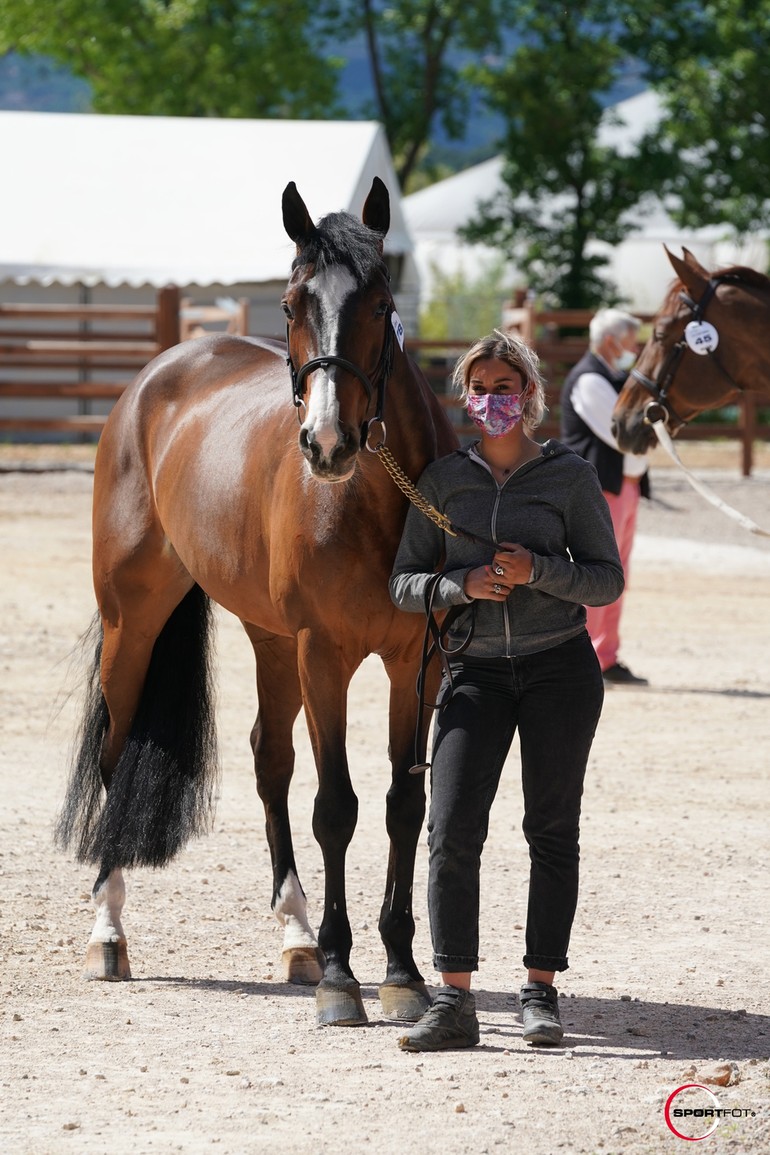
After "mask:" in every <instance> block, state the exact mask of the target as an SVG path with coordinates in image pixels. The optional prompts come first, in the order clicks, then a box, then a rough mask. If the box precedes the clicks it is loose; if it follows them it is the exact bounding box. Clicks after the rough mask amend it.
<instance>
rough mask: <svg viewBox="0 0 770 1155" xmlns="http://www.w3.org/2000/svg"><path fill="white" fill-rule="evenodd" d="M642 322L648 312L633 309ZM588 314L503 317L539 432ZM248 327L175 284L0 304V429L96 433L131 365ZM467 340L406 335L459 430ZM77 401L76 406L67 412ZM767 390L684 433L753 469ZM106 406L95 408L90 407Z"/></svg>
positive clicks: (551, 429) (235, 309) (512, 313)
mask: <svg viewBox="0 0 770 1155" xmlns="http://www.w3.org/2000/svg"><path fill="white" fill-rule="evenodd" d="M638 316H639V317H640V320H642V321H643V322H648V321H650V320H651V319H652V314H638ZM590 318H591V313H590V312H588V311H586V310H582V309H570V310H559V311H554V310H549V311H542V312H538V311H537V310H535V309H534V308H532V307H530V306H528V305H525V304H524V305H522V304H517V305H516V306H514V307H512V308H509V309H506V310H505V313H504V324H505V325H506V327H507V328H513V329H516V330H517V331H518V332H520V333H521V335H522V336H523V337H524V338H525V339H526V340H528V341H530V342H531V343H533V344H534V346H535V348H536V350H537V352H538V355H539V356H540V359H541V362H542V366H543V374H544V377H545V379H546V381H547V382H548V385H547V388H546V400H547V404H548V410H549V412H548V417H547V419H546V421H545V422H544V423H543V425H542V426H541V433H542V435H543V436H545V437H554V436H558V434H559V394H560V390H561V385H562V382H563V380H564V377H565V376H566V374H567V372H568V371H569V369H570V368H571V367H572V366H573V365H574V364H575V363H576V362H577V361H578V360H579V358H580V357H581V356H582V355H583V352H584V351H585V348H586V341H587V330H588V322H589V320H590ZM222 324H224V325H225V326H226V328H225V331H227V332H235V333H242V334H245V333H247V332H248V302H247V301H246V300H243V299H242V300H239V301H230V300H227V301H224V300H223V301H220V302H217V304H216V305H215V306H209V305H205V306H196V305H195V304H194V303H193V302H192V301H190V300H189V299H186V298H185V299H183V300H180V296H179V290H178V289H177V288H176V287H174V286H167V287H166V288H163V289H161V290H159V292H158V294H157V297H156V301H155V304H154V305H126V306H121V307H117V306H113V305H80V306H70V305H28V304H6V305H0V399H2V400H3V401H6V400H7V401H15V403H16V404H15V409H16V412H15V413H13V414H10V415H8V414H7V413H0V434H2V433H3V432H5V433H8V434H14V435H18V434H20V433H31V434H33V435H34V434H36V433H41V432H46V433H49V432H56V433H62V434H65V435H66V434H70V433H71V434H82V433H87V434H90V435H98V434H99V432H100V431H101V429H102V427H103V425H104V422H105V421H106V419H107V415H108V411H109V408H110V407H111V406H112V404H114V402H115V401H116V400H117V399H118V397H119V396H120V395H121V393H122V392H123V390H124V389H125V387H126V385H127V384H128V383H129V382H130V381H131V380H132V379H133V377H134V376H135V375H136V374H137V372H138V371H139V370H140V369H141V368H143V366H144V365H146V364H147V362H148V361H150V360H151V359H152V358H153V357H155V356H156V355H157V354H158V353H160V352H161V351H162V350H164V349H168V348H171V346H173V345H176V344H177V343H178V342H179V341H180V340H184V339H188V338H191V337H195V336H197V335H199V334H200V333H202V332H204V331H206V326H209V329H210V327H211V325H214V326H221V325H222ZM467 347H468V342H467V341H466V340H464V339H462V340H456V339H451V340H449V339H448V340H443V341H410V342H409V350H410V352H411V353H412V355H413V356H414V357H415V359H416V360H417V361H418V362H419V364H420V365H421V367H422V369H423V371H424V372H425V374H426V376H427V378H428V381H429V382H430V384H431V386H432V388H433V389H434V391H435V392H436V394H437V395H438V397H439V398H440V400H441V403H442V404H443V405H444V406H445V407H446V409H447V410H448V411H449V413H450V416H451V418H452V421H453V423H454V425H455V427H456V429H457V432H458V434H459V435H460V436H463V437H464V436H470V435H471V434H472V433H473V427H472V426H471V425H470V424H469V423H468V422H467V420H466V418H465V411H464V409H463V408H462V406H461V405H460V404H459V402H458V401H457V399H456V398H455V397H454V395H453V393H452V388H451V372H452V367H453V365H454V363H455V361H456V360H457V358H458V356H460V354H461V353H462V352H463V351H464V350H465V349H466V348H467ZM73 402H74V403H75V405H76V406H77V411H76V412H73V411H72V410H73ZM763 404H766V405H770V397H769V398H766V399H765V398H760V397H757V395H756V394H748V393H746V394H742V395H741V397H740V398H739V399H738V401H737V402H736V407H737V409H738V421H737V423H735V424H732V423H730V422H726V421H724V420H723V419H722V418H721V417H719V416H717V415H715V416H714V420H712V421H707V420H705V421H699V422H698V423H695V424H692V425H689V426H687V427H686V428H685V429H684V430H682V432H681V433H680V434H679V437H680V438H681V439H692V440H710V439H713V438H727V439H730V440H734V441H736V443H737V448H738V450H739V454H740V461H741V468H742V471H743V474H744V476H749V475H750V474H751V471H752V467H753V446H754V442H755V441H757V440H764V441H768V440H770V426H768V425H766V424H760V422H759V420H758V413H757V410H758V408H759V406H760V405H763ZM94 405H96V406H98V407H99V408H100V409H101V410H102V411H101V412H94V411H93V408H92V406H94Z"/></svg>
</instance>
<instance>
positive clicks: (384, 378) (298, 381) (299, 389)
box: [286, 302, 394, 449]
mask: <svg viewBox="0 0 770 1155" xmlns="http://www.w3.org/2000/svg"><path fill="white" fill-rule="evenodd" d="M393 309H394V306H393V304H392V302H391V304H390V307H389V309H388V311H387V313H386V314H385V336H384V338H383V344H382V352H381V353H380V359H379V361H378V362H377V365H376V367H375V370H374V373H373V374H372V376H371V377H368V376H367V374H366V373H364V371H363V369H360V368H359V367H358V365H356V364H354V362H353V361H348V359H347V358H346V357H337V356H334V355H332V354H329V355H328V356H323V357H311V358H310V360H309V361H306V362H305V363H304V365H301V366H300V368H299V369H295V367H294V362H293V361H292V359H291V345H290V344H289V324H288V322H287V324H286V364H287V365H288V367H289V375H290V377H291V398H292V401H293V402H294V405H295V406H296V408H297V410H299V409H300V407H301V406H302V405H304V404H305V380H306V378H307V377H308V376H309V375H310V374H311V373H313V372H314V371H315V370H316V369H328V368H329V367H330V366H331V365H336V366H338V367H339V368H340V369H344V370H345V372H346V373H352V375H353V376H354V377H357V378H358V380H359V381H360V382H361V384H362V385H363V387H364V389H365V390H366V400H367V405H369V404H371V400H372V396H373V394H374V391H375V386H374V385H373V384H372V381H373V380H374V381H376V383H377V385H376V388H377V408H376V410H375V413H374V417H371V418H368V419H367V420H366V421H364V422H363V423H362V425H361V448H362V449H363V447H364V446H365V445H366V441H367V438H368V436H369V426H370V425H372V424H374V423H376V422H379V423H380V424H382V418H383V411H384V409H385V392H386V388H387V384H388V378H389V377H390V374H391V372H392V371H393V340H394V333H393V325H392V323H391V318H392V316H393ZM297 417H298V418H299V413H298V414H297Z"/></svg>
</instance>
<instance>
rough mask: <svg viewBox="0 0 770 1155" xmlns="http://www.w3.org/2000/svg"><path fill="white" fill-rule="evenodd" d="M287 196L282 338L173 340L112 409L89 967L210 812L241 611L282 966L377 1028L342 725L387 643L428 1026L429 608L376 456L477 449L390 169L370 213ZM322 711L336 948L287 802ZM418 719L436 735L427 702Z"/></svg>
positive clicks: (413, 995)
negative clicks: (427, 322) (425, 758)
mask: <svg viewBox="0 0 770 1155" xmlns="http://www.w3.org/2000/svg"><path fill="white" fill-rule="evenodd" d="M282 208H283V223H284V227H285V229H286V232H287V233H288V235H289V237H290V238H291V239H292V240H293V241H294V242H295V244H296V257H295V259H294V261H293V264H292V270H291V277H290V280H289V282H288V286H287V288H286V292H285V295H284V298H283V301H282V308H283V312H284V314H285V316H286V325H287V345H286V346H285V347H284V346H283V345H282V344H281V343H280V342H270V341H264V340H259V339H255V338H241V337H236V336H229V335H225V334H214V335H210V336H207V337H202V338H199V339H197V340H195V341H189V342H185V343H184V344H182V345H178V346H176V347H175V348H173V349H171V350H169V351H167V352H164V353H162V354H161V355H160V356H159V357H156V358H155V359H154V360H153V361H152V362H150V364H149V365H147V366H146V368H145V369H144V370H142V372H141V373H140V374H139V376H138V378H137V379H136V381H135V382H134V383H133V384H132V385H131V386H130V387H129V388H128V389H127V390H126V391H125V392H124V393H123V395H122V396H121V397H120V399H119V400H118V402H117V403H116V405H115V407H114V408H113V410H112V412H111V414H110V416H109V418H108V420H107V422H106V424H105V427H104V431H103V433H102V436H101V438H100V441H99V446H98V451H97V457H96V465H95V472H94V502H93V577H94V588H95V593H96V601H97V606H98V613H97V615H96V616H95V619H94V623H93V627H92V629H93V633H94V635H95V644H94V656H93V662H92V674H91V687H90V692H89V693H88V695H87V701H86V705H85V714H84V718H83V722H82V727H81V737H80V739H79V745H78V748H77V752H76V755H75V757H74V759H73V766H72V769H71V773H70V779H69V784H68V787H67V792H66V796H65V800H64V806H63V809H62V813H61V815H60V818H59V822H58V826H57V837H58V841H59V843H60V845H62V846H64V847H74V849H75V851H76V854H77V857H78V859H79V860H80V861H85V862H91V863H95V864H97V865H98V867H99V871H98V876H97V878H96V882H95V884H94V888H93V900H94V905H95V909H96V920H95V924H94V927H93V931H92V934H91V938H90V941H89V944H88V950H87V956H86V976H87V977H89V978H92V979H127V978H130V965H129V960H128V951H127V944H126V937H125V934H124V931H123V927H122V924H121V915H122V908H123V905H124V898H125V886H124V878H123V871H124V869H126V868H132V867H139V866H152V867H159V866H163V865H165V864H166V863H168V862H169V861H170V860H171V859H172V858H173V857H174V855H175V854H176V853H177V852H178V851H179V850H180V848H181V847H182V846H183V845H184V844H185V842H186V841H187V840H188V839H189V838H190V837H191V836H193V835H197V834H200V833H202V832H204V831H205V830H206V829H207V828H208V826H209V824H210V818H211V812H212V802H213V792H214V789H215V784H216V774H217V766H218V762H217V756H216V736H215V732H214V721H213V709H212V699H211V693H212V687H211V676H210V669H209V649H210V630H209V625H210V616H211V602H212V601H214V602H216V603H218V604H219V605H220V606H223V607H225V609H227V610H229V611H230V612H231V613H233V614H235V615H236V616H237V617H238V618H239V619H240V620H241V622H242V624H243V627H244V629H245V631H246V634H247V635H248V638H249V640H250V641H251V644H252V646H253V649H254V654H255V659H256V678H257V717H256V722H255V724H254V727H253V730H252V732H251V746H252V751H253V756H254V767H255V773H256V784H257V790H258V793H259V796H260V798H261V800H262V803H263V805H264V810H265V819H266V832H267V840H268V844H269V847H270V854H271V861H272V868H273V894H272V908H273V910H274V912H275V914H276V916H277V918H278V920H279V922H280V923H281V924H282V925H283V927H284V937H283V958H284V965H285V975H286V978H287V979H288V980H289V981H293V982H308V983H317V984H318V985H317V991H316V1011H317V1019H318V1022H319V1023H320V1024H338V1025H342V1024H357V1023H363V1022H366V1012H365V1009H364V1006H363V1002H362V999H361V994H360V988H359V984H358V982H357V980H356V978H355V976H354V974H353V971H352V970H351V967H350V953H351V948H352V935H351V929H350V923H349V920H348V915H347V908H346V895H345V857H346V852H347V847H348V845H349V843H350V840H351V838H352V836H353V831H354V828H355V825H356V817H357V799H356V795H355V793H354V791H353V786H352V783H351V778H350V773H349V768H348V761H347V756H346V751H345V731H346V711H347V691H348V686H349V683H350V680H351V678H352V676H353V673H354V672H355V670H356V669H357V668H358V667H359V665H360V664H361V662H362V661H363V660H364V658H365V657H366V656H367V655H368V654H372V653H376V654H378V655H379V656H380V657H381V659H382V661H383V663H384V666H385V670H386V671H387V676H388V679H389V757H390V761H391V775H390V785H389V789H388V791H387V798H386V826H387V831H388V835H389V845H390V851H389V860H388V866H387V878H386V886H385V898H384V901H383V904H382V909H381V912H380V918H379V930H380V934H381V937H382V940H383V943H384V946H385V952H386V957H387V969H386V974H385V978H384V980H383V983H382V985H381V986H380V989H379V995H380V1000H381V1003H382V1006H383V1010H384V1012H385V1014H386V1016H387V1017H390V1018H401V1019H409V1020H415V1019H417V1018H419V1016H420V1015H421V1014H422V1012H423V1011H424V1010H425V1008H426V1007H427V1006H428V1005H429V1002H430V999H429V996H428V993H427V990H426V987H425V984H424V982H423V978H422V975H421V974H420V972H419V970H418V968H417V966H416V964H415V961H414V958H413V954H412V942H413V937H414V919H413V915H412V908H411V904H412V885H413V877H414V862H415V855H416V847H417V841H418V838H419V834H420V830H421V826H422V822H423V817H424V811H425V788H424V779H423V778H422V777H419V776H416V775H414V774H412V775H410V773H409V770H410V767H411V766H412V764H413V761H414V759H413V750H414V741H415V732H416V727H418V712H419V705H418V699H417V694H416V690H415V686H416V681H417V676H418V672H419V668H420V657H421V649H422V638H423V628H424V623H423V622H422V621H421V620H420V616H419V615H415V614H407V613H404V612H402V611H399V610H397V609H396V608H395V607H394V605H393V604H392V602H391V600H390V597H389V594H388V578H389V576H390V571H391V566H392V563H393V559H394V557H395V553H396V549H397V547H398V543H399V540H400V535H401V531H402V527H403V523H404V518H405V514H406V505H407V502H406V498H405V497H404V496H403V494H402V493H401V492H400V491H399V489H398V488H397V487H396V485H395V484H394V482H393V481H392V480H391V478H390V477H389V476H388V473H387V472H386V470H385V468H383V465H382V463H381V462H380V461H378V460H377V453H376V450H377V449H378V448H381V446H382V444H383V443H384V441H385V439H387V443H388V449H389V450H390V452H391V454H392V455H393V456H394V457H395V458H396V459H397V461H398V464H399V465H400V466H401V468H402V469H403V471H404V472H405V473H406V474H407V475H408V477H409V478H410V479H413V480H414V479H416V478H417V477H418V476H419V475H420V473H421V472H422V471H423V469H424V468H425V466H426V465H427V464H428V463H429V462H430V461H431V460H433V459H434V458H435V457H437V456H438V455H442V454H444V453H447V452H449V451H450V450H451V449H453V448H454V447H455V446H456V444H457V440H456V437H455V435H454V432H453V430H452V427H451V425H450V423H449V420H448V418H447V417H446V415H445V414H444V411H443V409H442V408H441V406H440V404H439V402H438V401H437V399H436V397H435V396H434V394H433V392H432V390H431V389H430V387H429V385H428V383H427V382H426V380H425V378H424V376H423V375H422V373H421V372H420V370H419V369H418V368H417V366H416V365H415V364H414V363H413V362H412V360H411V359H410V357H409V356H408V354H407V352H406V351H405V348H404V343H403V327H402V326H401V323H400V321H399V319H398V314H397V313H396V312H395V305H394V301H393V297H392V294H391V287H390V281H389V275H388V270H387V267H386V264H385V262H384V259H383V240H384V237H385V235H386V233H387V231H388V227H389V224H390V201H389V197H388V192H387V189H386V187H385V185H384V184H383V182H382V181H381V180H380V179H379V178H375V179H374V181H373V184H372V187H371V190H370V192H369V194H368V196H367V198H366V202H365V205H364V209H363V214H362V218H361V220H358V219H357V218H356V217H354V216H352V215H350V214H348V213H331V214H329V215H328V216H326V217H324V218H323V219H322V220H321V221H320V222H319V223H318V225H317V226H316V225H314V224H313V221H312V220H311V218H310V216H309V214H308V210H307V208H306V206H305V203H304V201H303V200H302V198H301V196H300V194H299V193H298V191H297V188H296V186H295V185H294V183H293V182H292V183H290V184H289V185H288V186H287V187H286V189H285V191H284V194H283V201H282ZM287 364H288V370H289V371H288V372H287ZM290 383H291V388H290ZM292 400H293V402H294V405H292ZM295 415H296V416H295ZM297 418H299V421H300V425H299V435H298V437H297V432H296V430H297ZM297 443H298V445H299V448H298V447H297ZM370 449H371V450H374V451H373V452H369V451H368V450H370ZM303 707H304V711H305V715H306V719H307V725H308V731H309V734H310V741H311V745H312V750H313V755H314V759H315V763H316V770H317V776H318V790H317V794H316V797H315V803H314V811H313V831H314V834H315V837H316V839H317V841H318V843H319V844H320V847H321V851H322V855H323V862H324V871H325V892H324V910H323V918H322V922H321V926H320V930H319V933H318V936H317V939H316V936H315V934H314V932H313V930H312V929H311V927H310V925H309V923H308V919H307V913H306V899H305V894H304V891H303V889H302V887H301V884H300V881H299V876H298V871H297V867H296V863H295V859H294V850H293V846H292V836H291V828H290V822H289V809H288V794H289V784H290V781H291V777H292V773H293V768H294V748H293V744H292V731H293V726H294V722H295V720H296V718H297V716H298V714H299V711H300V709H301V708H303ZM422 725H423V731H422V732H423V735H424V734H425V731H426V730H427V718H424V719H422ZM417 732H418V733H419V727H418V731H417Z"/></svg>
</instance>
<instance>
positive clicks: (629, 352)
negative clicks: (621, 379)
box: [615, 349, 636, 373]
mask: <svg viewBox="0 0 770 1155" xmlns="http://www.w3.org/2000/svg"><path fill="white" fill-rule="evenodd" d="M635 364H636V353H634V351H633V349H621V350H620V353H619V355H618V356H617V357H616V358H615V368H616V369H617V370H618V371H619V372H620V373H627V372H628V370H629V369H631V368H632V366H633V365H635Z"/></svg>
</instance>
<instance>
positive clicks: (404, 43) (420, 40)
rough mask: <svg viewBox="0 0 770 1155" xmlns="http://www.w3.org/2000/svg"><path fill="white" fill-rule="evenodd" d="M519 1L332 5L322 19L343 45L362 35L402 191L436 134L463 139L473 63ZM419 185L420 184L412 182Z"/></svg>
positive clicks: (492, 45) (374, 0)
mask: <svg viewBox="0 0 770 1155" xmlns="http://www.w3.org/2000/svg"><path fill="white" fill-rule="evenodd" d="M518 8H519V3H518V0H477V2H476V3H473V4H469V3H468V0H398V2H397V3H388V2H387V0H339V2H338V3H336V4H335V3H327V4H326V6H325V8H324V12H325V13H326V15H327V17H328V19H329V26H330V29H331V30H332V31H333V32H334V33H335V34H336V35H338V36H340V37H342V38H352V37H354V36H359V35H360V36H363V37H364V41H365V44H366V50H367V59H368V62H369V69H370V73H371V78H372V87H373V90H374V101H373V104H372V106H371V114H372V115H373V116H375V117H376V119H378V120H379V121H381V123H382V124H383V125H384V128H385V132H386V135H387V137H388V142H389V144H390V149H391V152H392V154H393V157H394V161H395V165H396V173H397V175H398V178H399V182H400V184H401V187H402V188H403V189H410V188H411V182H412V178H413V176H414V174H415V173H416V171H417V169H418V167H419V165H420V164H421V163H423V164H424V163H425V160H426V152H427V150H428V146H429V145H430V142H431V138H432V136H433V135H434V133H435V131H436V129H437V127H439V126H440V127H441V128H442V129H443V131H444V132H445V134H446V135H447V137H448V138H449V139H450V140H459V139H460V138H461V137H462V136H463V134H464V133H465V131H466V129H467V126H468V121H469V117H470V116H471V115H472V110H473V97H474V90H475V86H474V82H473V79H472V78H473V72H474V63H475V61H476V60H477V59H478V58H479V57H480V56H483V54H485V53H490V52H495V51H497V50H499V49H500V46H501V28H502V27H503V26H505V25H508V24H511V23H515V20H516V13H517V10H518ZM417 183H419V180H418V182H417Z"/></svg>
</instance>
